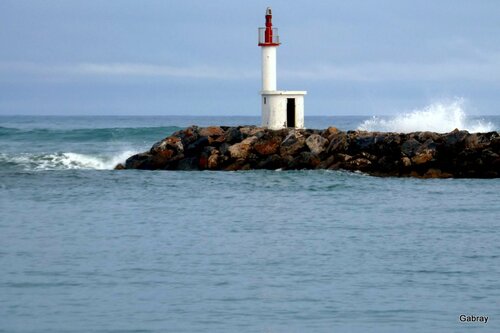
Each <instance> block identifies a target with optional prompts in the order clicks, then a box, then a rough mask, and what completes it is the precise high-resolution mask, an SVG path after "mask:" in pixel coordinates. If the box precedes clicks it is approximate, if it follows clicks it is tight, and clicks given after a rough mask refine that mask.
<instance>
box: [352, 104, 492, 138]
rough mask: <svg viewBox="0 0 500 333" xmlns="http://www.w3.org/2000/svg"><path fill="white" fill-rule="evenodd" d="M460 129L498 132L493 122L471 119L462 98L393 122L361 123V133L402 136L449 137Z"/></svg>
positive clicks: (421, 110)
mask: <svg viewBox="0 0 500 333" xmlns="http://www.w3.org/2000/svg"><path fill="white" fill-rule="evenodd" d="M456 128H458V129H459V130H466V131H469V132H471V133H477V132H490V131H494V130H495V127H494V125H493V124H492V123H491V122H486V121H481V120H472V119H470V118H469V117H468V116H467V115H466V113H465V110H464V100H463V99H462V98H458V99H455V100H454V101H452V102H448V103H445V102H437V103H433V104H431V105H429V106H427V107H425V108H423V109H419V110H418V109H417V110H414V111H412V112H409V113H403V114H398V115H396V116H394V117H392V118H389V119H386V118H381V117H375V116H374V117H373V118H371V119H368V120H365V121H364V122H363V123H361V124H360V125H359V126H358V128H357V129H358V130H361V131H382V132H401V133H410V132H417V131H432V132H438V133H446V132H450V131H453V130H454V129H456Z"/></svg>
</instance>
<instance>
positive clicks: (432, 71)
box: [0, 55, 500, 82]
mask: <svg viewBox="0 0 500 333" xmlns="http://www.w3.org/2000/svg"><path fill="white" fill-rule="evenodd" d="M0 73H10V74H11V75H10V76H11V77H12V76H15V75H18V74H19V75H22V74H24V75H38V76H43V77H45V78H47V77H49V78H50V77H65V78H75V77H81V76H85V77H160V78H161V77H164V78H185V79H206V80H250V79H251V80H254V79H258V78H259V77H260V70H259V68H255V69H248V68H238V67H226V66H225V67H218V66H206V65H205V66H193V67H182V66H181V67H176V66H168V65H156V64H145V63H76V64H61V65H46V64H37V63H17V62H15V63H7V62H4V63H0ZM278 75H279V76H280V77H282V78H286V79H302V80H324V81H346V82H391V81H393V82H396V81H409V82H411V81H449V80H473V81H487V82H491V81H497V80H498V78H499V77H500V55H494V56H489V57H483V58H481V59H476V60H469V61H465V60H450V61H448V62H442V63H402V62H373V63H357V64H343V65H334V64H323V65H305V66H304V67H303V69H298V70H289V69H286V68H278ZM4 79H5V78H4Z"/></svg>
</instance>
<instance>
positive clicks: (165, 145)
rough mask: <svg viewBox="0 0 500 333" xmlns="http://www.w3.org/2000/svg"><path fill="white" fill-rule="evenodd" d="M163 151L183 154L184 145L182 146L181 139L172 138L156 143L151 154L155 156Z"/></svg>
mask: <svg viewBox="0 0 500 333" xmlns="http://www.w3.org/2000/svg"><path fill="white" fill-rule="evenodd" d="M163 150H171V151H174V152H175V153H182V152H184V145H183V144H182V141H181V139H180V138H178V137H176V136H170V137H168V138H166V139H164V140H162V141H160V142H157V143H155V144H154V145H153V147H152V148H151V150H150V152H151V153H152V154H155V153H158V152H161V151H163Z"/></svg>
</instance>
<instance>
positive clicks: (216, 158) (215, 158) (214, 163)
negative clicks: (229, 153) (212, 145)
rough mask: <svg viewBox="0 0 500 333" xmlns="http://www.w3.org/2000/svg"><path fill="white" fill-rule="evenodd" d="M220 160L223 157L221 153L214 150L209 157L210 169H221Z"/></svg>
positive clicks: (208, 164) (208, 165)
mask: <svg viewBox="0 0 500 333" xmlns="http://www.w3.org/2000/svg"><path fill="white" fill-rule="evenodd" d="M220 160H221V157H220V155H219V151H217V150H213V151H212V154H211V155H210V156H209V157H208V161H207V167H208V168H209V169H210V170H217V169H219V165H220Z"/></svg>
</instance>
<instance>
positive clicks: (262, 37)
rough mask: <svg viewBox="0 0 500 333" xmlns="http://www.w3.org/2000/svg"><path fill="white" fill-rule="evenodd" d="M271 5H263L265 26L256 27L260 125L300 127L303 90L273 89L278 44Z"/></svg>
mask: <svg viewBox="0 0 500 333" xmlns="http://www.w3.org/2000/svg"><path fill="white" fill-rule="evenodd" d="M272 21H273V14H272V11H271V8H270V7H268V8H267V9H266V27H265V28H259V46H260V47H261V48H262V91H261V92H260V94H261V96H262V101H261V103H262V127H267V128H270V129H281V128H286V127H294V128H304V95H305V94H306V93H307V92H306V91H286V90H276V50H277V49H278V46H280V44H281V43H280V40H279V35H278V29H277V28H273V22H272Z"/></svg>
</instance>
